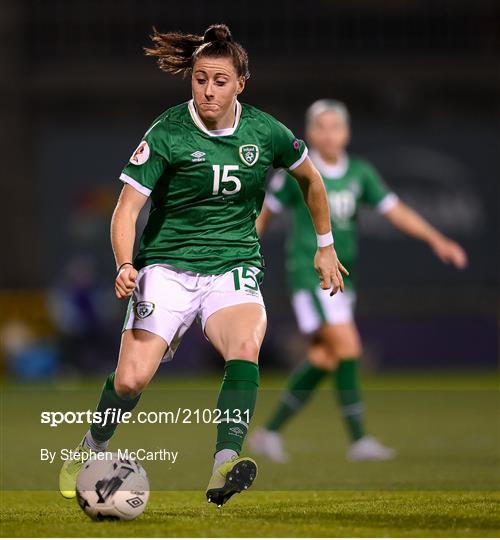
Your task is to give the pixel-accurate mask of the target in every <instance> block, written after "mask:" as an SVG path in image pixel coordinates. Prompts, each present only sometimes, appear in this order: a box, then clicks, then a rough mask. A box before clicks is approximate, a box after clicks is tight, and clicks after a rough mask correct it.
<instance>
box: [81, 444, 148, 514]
mask: <svg viewBox="0 0 500 540" xmlns="http://www.w3.org/2000/svg"><path fill="white" fill-rule="evenodd" d="M108 456H109V454H108ZM76 497H77V500H78V504H79V505H80V507H81V509H82V510H83V511H84V512H85V513H86V514H87V515H88V516H90V517H91V518H92V519H95V520H103V519H114V520H119V519H123V520H130V519H134V518H136V517H137V516H139V515H140V514H142V512H144V509H145V508H146V504H147V502H148V499H149V480H148V475H147V474H146V471H145V470H144V469H143V467H141V465H139V463H137V461H135V460H131V459H123V458H120V457H119V456H118V454H116V453H114V454H112V455H111V459H109V458H108V459H97V458H92V459H89V460H88V461H87V462H86V463H85V465H84V466H83V468H82V470H81V471H80V474H79V475H78V478H77V481H76Z"/></svg>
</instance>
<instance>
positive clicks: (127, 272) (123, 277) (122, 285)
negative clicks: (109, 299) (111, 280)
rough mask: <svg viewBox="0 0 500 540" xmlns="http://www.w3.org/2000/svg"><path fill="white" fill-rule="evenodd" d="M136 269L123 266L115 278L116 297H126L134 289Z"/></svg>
mask: <svg viewBox="0 0 500 540" xmlns="http://www.w3.org/2000/svg"><path fill="white" fill-rule="evenodd" d="M137 274H138V272H137V270H136V269H135V268H134V267H133V266H131V265H129V264H128V265H127V266H124V267H123V268H122V269H121V270H120V271H119V272H118V275H117V276H116V279H115V294H116V297H117V298H120V299H121V298H127V297H128V296H130V295H131V294H132V293H133V292H134V289H135V284H136V280H137Z"/></svg>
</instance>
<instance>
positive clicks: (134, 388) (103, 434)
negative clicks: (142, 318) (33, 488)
mask: <svg viewBox="0 0 500 540" xmlns="http://www.w3.org/2000/svg"><path fill="white" fill-rule="evenodd" d="M167 347H168V344H167V342H166V341H165V340H164V339H163V338H162V337H160V336H157V335H156V334H152V333H151V332H148V331H146V330H138V329H131V330H126V331H125V332H123V334H122V340H121V347H120V354H119V359H118V366H117V368H116V371H114V372H112V373H110V374H109V375H108V377H107V378H106V381H105V382H104V386H103V388H102V391H101V396H100V398H99V402H98V404H97V408H96V411H97V412H99V413H100V414H101V418H102V421H101V422H98V423H97V422H94V423H92V424H91V426H90V429H89V431H88V432H87V433H86V434H85V436H84V438H83V440H82V442H81V443H80V445H79V446H78V447H77V448H76V449H75V451H76V452H78V456H76V458H75V459H69V460H67V461H65V462H64V464H63V466H62V468H61V471H60V473H59V489H60V491H61V494H62V495H63V497H65V498H73V497H75V495H76V492H75V486H76V479H77V476H78V473H79V472H80V470H81V468H82V466H83V464H84V462H85V461H86V456H88V453H89V450H93V451H96V452H100V451H104V450H106V448H107V445H108V441H109V439H110V438H111V437H112V436H113V434H114V432H115V430H116V427H117V423H116V422H112V421H110V420H109V419H108V417H107V416H106V414H107V413H106V411H113V409H115V410H116V411H117V412H118V411H120V415H122V414H123V413H125V412H131V411H132V410H133V409H134V408H135V406H136V405H137V403H138V402H139V398H140V396H141V392H142V391H143V389H144V388H145V387H146V386H147V384H148V383H149V381H150V380H151V379H152V377H153V375H154V374H155V372H156V370H157V369H158V365H159V364H160V362H161V359H162V358H163V356H164V354H165V352H166V350H167ZM108 414H109V413H108ZM115 417H116V416H115Z"/></svg>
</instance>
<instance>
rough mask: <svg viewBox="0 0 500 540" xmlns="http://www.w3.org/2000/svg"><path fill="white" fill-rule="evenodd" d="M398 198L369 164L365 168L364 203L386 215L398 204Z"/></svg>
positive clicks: (365, 164)
mask: <svg viewBox="0 0 500 540" xmlns="http://www.w3.org/2000/svg"><path fill="white" fill-rule="evenodd" d="M398 200H399V199H398V196H397V195H396V194H395V193H393V192H392V191H390V190H389V188H388V187H387V185H386V183H385V182H384V180H383V179H382V177H381V176H380V174H379V172H378V171H377V169H375V167H373V166H372V165H370V164H368V163H366V162H365V163H364V166H363V196H362V201H363V202H365V203H367V204H368V205H370V206H372V207H374V208H376V209H377V211H378V212H380V213H381V214H385V213H386V212H388V211H389V210H390V209H391V208H393V207H394V206H395V205H396V203H397V202H398Z"/></svg>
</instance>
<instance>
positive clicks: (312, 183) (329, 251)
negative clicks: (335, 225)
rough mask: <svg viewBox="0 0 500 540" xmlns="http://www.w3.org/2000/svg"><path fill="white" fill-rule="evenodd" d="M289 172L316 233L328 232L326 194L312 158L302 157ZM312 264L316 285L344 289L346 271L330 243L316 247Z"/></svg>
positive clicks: (328, 215) (329, 229) (329, 228)
mask: <svg viewBox="0 0 500 540" xmlns="http://www.w3.org/2000/svg"><path fill="white" fill-rule="evenodd" d="M289 173H290V174H291V175H292V176H293V177H294V178H295V179H296V180H297V182H298V183H299V186H300V188H301V190H302V193H303V196H304V201H305V203H306V204H307V206H308V208H309V212H310V213H311V217H312V220H313V223H314V228H315V229H316V233H317V234H318V235H322V234H328V233H331V220H330V208H329V206H328V199H327V195H326V190H325V185H324V183H323V179H322V178H321V175H320V174H319V172H318V170H317V169H316V167H315V166H314V165H313V163H312V161H311V160H310V159H309V158H308V157H306V158H305V159H304V161H303V162H302V163H301V164H300V165H298V166H297V167H295V168H293V170H289ZM314 266H315V268H316V271H317V272H318V274H319V276H320V286H321V288H322V289H328V288H330V287H331V286H333V290H332V294H335V293H336V292H337V290H338V289H339V288H340V290H341V291H343V290H344V280H343V278H342V273H343V274H345V275H346V276H348V275H349V272H348V271H347V270H346V269H345V268H344V266H343V265H342V263H341V262H340V261H339V260H338V258H337V254H336V252H335V249H334V248H333V243H331V244H329V245H328V246H324V247H318V250H317V251H316V256H315V258H314Z"/></svg>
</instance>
